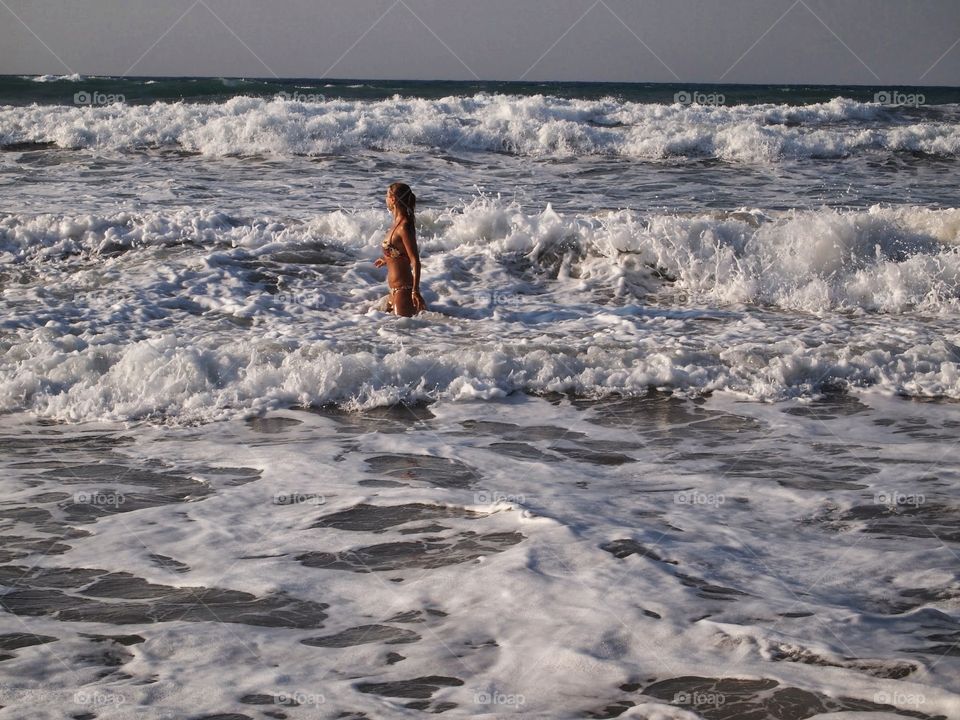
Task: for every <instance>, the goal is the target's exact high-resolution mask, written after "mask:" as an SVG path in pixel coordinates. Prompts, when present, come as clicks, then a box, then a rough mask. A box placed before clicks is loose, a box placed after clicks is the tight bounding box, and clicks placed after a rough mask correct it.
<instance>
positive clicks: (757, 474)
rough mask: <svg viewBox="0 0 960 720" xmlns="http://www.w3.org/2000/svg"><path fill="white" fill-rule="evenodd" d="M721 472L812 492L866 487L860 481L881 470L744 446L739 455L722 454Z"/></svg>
mask: <svg viewBox="0 0 960 720" xmlns="http://www.w3.org/2000/svg"><path fill="white" fill-rule="evenodd" d="M719 471H720V472H721V473H722V474H723V476H724V477H730V478H736V479H741V480H761V481H768V482H770V481H772V482H776V483H777V484H778V485H781V486H783V487H788V488H792V489H795V490H809V491H812V492H824V491H830V490H863V489H865V488H866V487H868V486H867V485H865V484H863V483H862V482H858V481H859V480H862V479H863V478H866V477H869V476H870V475H874V474H876V473H878V472H880V470H879V468H875V467H872V466H869V465H866V464H864V463H860V462H836V461H834V460H832V459H831V458H823V457H815V456H807V457H802V458H794V457H791V456H789V455H785V454H784V453H783V451H782V450H780V449H777V448H770V449H764V448H757V447H754V448H750V449H744V450H742V451H740V452H738V453H737V456H736V457H732V458H731V457H729V456H726V457H723V459H722V460H721V462H720V463H719Z"/></svg>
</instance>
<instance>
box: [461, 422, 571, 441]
mask: <svg viewBox="0 0 960 720" xmlns="http://www.w3.org/2000/svg"><path fill="white" fill-rule="evenodd" d="M460 425H461V426H462V427H463V428H465V429H466V430H467V431H468V432H466V433H455V434H457V435H467V436H470V437H476V436H477V435H493V436H495V437H498V438H501V439H503V440H506V441H517V442H532V441H536V440H563V439H565V438H566V439H575V438H585V437H586V435H584V434H583V433H581V432H575V431H573V430H568V429H565V428H562V427H557V426H556V425H515V424H514V423H503V422H494V421H491V420H463V421H461V423H460Z"/></svg>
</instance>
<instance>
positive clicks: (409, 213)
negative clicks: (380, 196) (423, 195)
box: [387, 182, 417, 222]
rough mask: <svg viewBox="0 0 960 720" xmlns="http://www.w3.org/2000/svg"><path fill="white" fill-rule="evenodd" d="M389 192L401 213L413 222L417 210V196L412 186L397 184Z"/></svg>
mask: <svg viewBox="0 0 960 720" xmlns="http://www.w3.org/2000/svg"><path fill="white" fill-rule="evenodd" d="M387 192H388V193H390V197H392V198H393V199H394V201H395V202H396V203H397V205H398V206H399V207H400V212H402V213H403V215H404V217H406V218H407V220H409V221H410V222H413V221H414V213H415V212H416V209H417V196H416V195H414V194H413V190H411V189H410V186H409V185H407V184H406V183H401V182H395V183H393V185H391V186H390V187H389V188H387Z"/></svg>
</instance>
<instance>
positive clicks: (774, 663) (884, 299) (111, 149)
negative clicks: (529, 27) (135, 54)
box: [0, 76, 960, 720]
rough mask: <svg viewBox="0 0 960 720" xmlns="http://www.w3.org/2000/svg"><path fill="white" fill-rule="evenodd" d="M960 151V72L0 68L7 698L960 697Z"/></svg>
mask: <svg viewBox="0 0 960 720" xmlns="http://www.w3.org/2000/svg"><path fill="white" fill-rule="evenodd" d="M958 159H960V89H957V88H900V89H897V88H862V87H853V88H846V87H795V86H788V87H780V86H715V85H714V86H711V85H705V86H692V85H691V86H666V85H640V84H637V85H629V84H604V83H595V84H594V83H494V82H487V83H480V82H477V83H465V82H413V81H410V82H399V81H374V80H371V81H360V80H355V81H354V80H351V81H327V80H323V81H317V80H283V81H279V80H257V79H233V78H187V79H184V78H126V79H121V78H103V77H83V76H39V77H19V76H18V77H14V76H5V77H0V187H2V198H3V207H2V208H0V261H2V262H0V291H2V292H0V466H2V470H3V471H2V474H0V477H2V478H3V480H2V483H3V489H4V492H3V496H4V497H3V500H2V506H0V507H2V509H0V522H2V523H3V532H2V537H3V539H4V541H5V542H4V544H3V546H2V547H0V593H2V594H0V607H2V608H3V610H4V611H5V612H3V613H2V614H0V623H2V626H0V660H2V662H0V706H3V708H2V709H0V718H24V717H30V718H62V717H73V718H91V719H92V718H100V719H103V720H107V719H114V718H116V719H121V718H122V719H126V718H144V719H146V718H163V719H170V720H172V719H173V718H198V719H199V718H231V719H234V720H238V719H242V718H257V719H259V718H264V717H271V718H314V717H317V718H353V719H357V720H359V719H360V718H386V717H421V716H423V715H424V714H443V715H444V717H450V718H455V717H487V718H499V717H531V718H532V717H543V718H557V719H559V718H614V717H622V718H646V719H648V720H693V719H695V718H706V719H707V720H736V719H739V718H751V719H756V720H763V719H765V718H773V719H775V720H803V719H806V718H835V719H836V720H841V718H843V719H845V720H854V719H859V718H863V720H868V719H869V720H880V719H881V718H897V717H912V718H921V719H930V718H956V717H960V672H958V671H960V661H958V658H960V556H958V549H960V505H958V501H957V497H958V491H960V448H958V428H960V412H958V407H960V406H958V404H957V402H958V400H960V329H958V324H957V318H958V310H960V198H958V190H957V177H958V169H960V163H958ZM396 181H402V182H406V183H408V184H410V185H411V186H412V188H413V190H414V192H415V193H416V195H417V198H418V202H417V235H418V242H419V247H420V252H421V255H422V258H423V295H424V297H425V299H426V301H427V303H428V306H429V310H428V312H426V313H424V314H422V315H420V316H417V317H413V318H398V317H394V316H390V315H387V314H384V313H382V312H380V311H379V310H378V309H377V308H378V304H379V302H380V301H381V299H382V297H383V296H384V295H385V293H386V284H385V273H384V271H383V270H382V269H377V268H375V267H374V260H375V259H376V258H377V257H378V256H379V254H380V241H381V240H382V238H383V237H384V235H385V233H386V232H387V231H388V230H389V228H390V216H389V214H388V213H387V211H386V208H385V205H384V196H385V193H386V188H387V186H388V185H389V184H390V183H392V182H396Z"/></svg>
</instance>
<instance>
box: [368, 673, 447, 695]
mask: <svg viewBox="0 0 960 720" xmlns="http://www.w3.org/2000/svg"><path fill="white" fill-rule="evenodd" d="M461 685H463V680H460V679H459V678H454V677H445V676H443V675H427V676H424V677H416V678H411V679H409V680H396V681H393V682H382V683H357V684H356V685H355V686H354V687H356V688H357V690H359V691H360V692H362V693H367V694H370V695H380V696H382V697H399V698H420V699H429V698H430V697H432V696H433V694H434V693H435V692H437V691H438V690H439V689H440V688H445V687H460V686H461Z"/></svg>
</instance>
